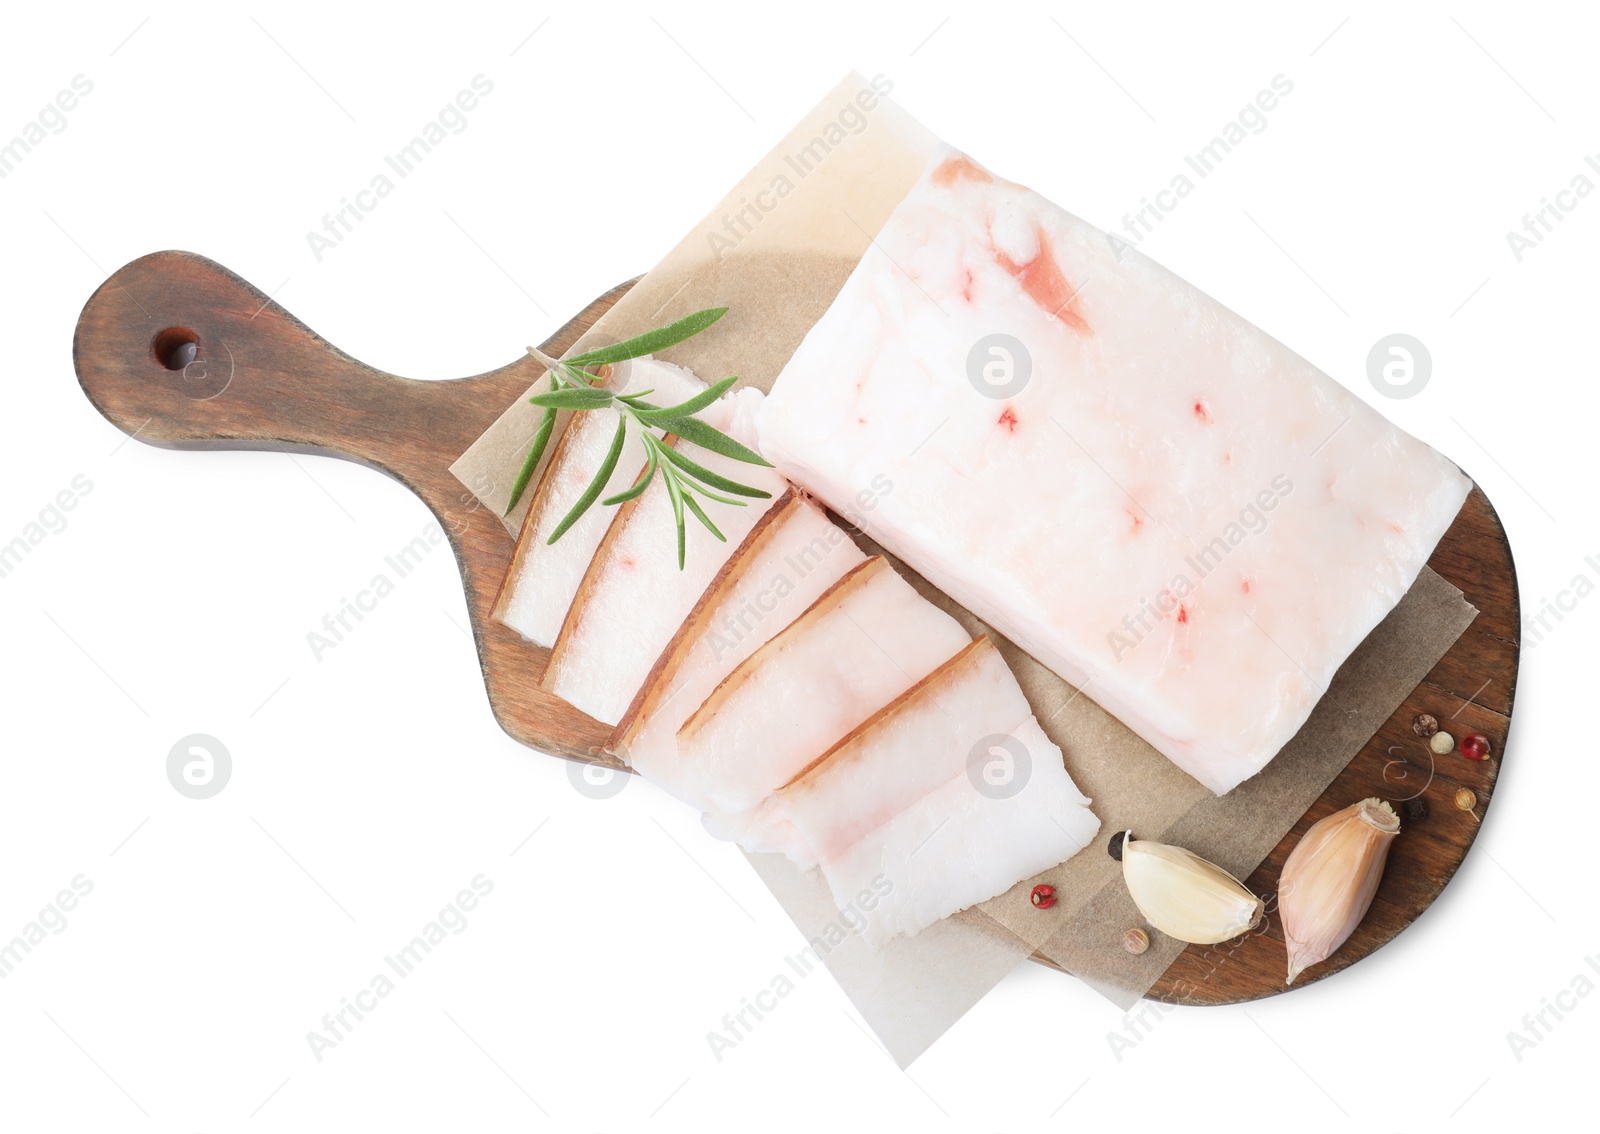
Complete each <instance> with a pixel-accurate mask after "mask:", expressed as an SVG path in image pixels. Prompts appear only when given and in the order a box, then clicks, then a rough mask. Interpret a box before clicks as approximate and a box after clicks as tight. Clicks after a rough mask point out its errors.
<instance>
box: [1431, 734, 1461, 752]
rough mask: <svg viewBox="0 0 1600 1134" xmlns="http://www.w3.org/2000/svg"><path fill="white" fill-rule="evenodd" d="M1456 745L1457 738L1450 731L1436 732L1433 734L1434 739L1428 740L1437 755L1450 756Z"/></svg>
mask: <svg viewBox="0 0 1600 1134" xmlns="http://www.w3.org/2000/svg"><path fill="white" fill-rule="evenodd" d="M1455 746H1456V738H1455V737H1453V736H1451V735H1450V734H1449V733H1448V732H1436V733H1434V734H1433V739H1432V740H1430V741H1428V747H1429V748H1431V749H1432V750H1433V754H1434V755H1435V756H1448V755H1449V754H1450V753H1451V752H1452V751H1454V750H1455Z"/></svg>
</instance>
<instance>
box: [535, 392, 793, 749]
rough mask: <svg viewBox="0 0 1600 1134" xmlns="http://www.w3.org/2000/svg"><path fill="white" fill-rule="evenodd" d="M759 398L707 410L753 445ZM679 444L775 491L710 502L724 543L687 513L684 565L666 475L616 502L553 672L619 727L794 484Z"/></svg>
mask: <svg viewBox="0 0 1600 1134" xmlns="http://www.w3.org/2000/svg"><path fill="white" fill-rule="evenodd" d="M760 403H761V392H760V391H759V390H755V389H744V390H739V391H736V392H735V393H733V394H730V395H728V396H726V397H723V398H721V399H719V400H718V401H716V402H715V403H713V404H712V405H711V406H709V407H707V408H706V409H705V410H703V411H702V412H701V413H700V414H699V415H698V416H699V417H700V419H701V420H702V421H704V422H705V423H706V424H708V425H710V426H712V427H713V428H715V429H719V430H721V431H722V432H723V433H726V434H727V435H728V436H730V437H732V438H733V439H734V440H735V441H738V442H740V443H741V444H744V445H753V443H754V441H755V435H754V417H755V413H756V410H757V407H758V406H759V405H760ZM678 447H679V451H680V452H682V453H683V454H684V455H685V456H687V457H689V458H690V459H692V460H693V461H694V462H695V463H697V464H699V465H701V466H703V467H705V468H707V469H710V470H711V471H712V472H715V473H720V474H722V475H723V476H726V477H728V478H730V479H733V480H737V481H739V482H741V483H743V484H746V485H749V486H750V487H752V488H759V489H762V490H763V491H766V492H768V493H770V494H771V498H770V499H766V500H751V501H750V502H749V503H748V505H746V506H745V507H737V506H734V505H728V504H722V503H718V502H717V501H714V500H708V501H705V502H704V504H703V505H702V506H703V507H704V508H705V511H706V513H707V515H708V516H709V517H710V518H711V521H712V522H713V523H715V524H716V525H717V528H718V530H720V531H721V532H722V533H723V535H724V536H726V537H727V539H726V541H725V542H724V541H719V540H717V539H716V538H715V537H714V536H713V535H712V534H711V533H710V532H708V531H706V530H705V528H704V527H702V526H700V524H699V522H698V521H697V520H696V519H695V518H694V517H693V516H688V515H687V514H686V517H685V522H686V524H687V525H688V530H687V533H686V548H685V558H684V565H683V568H682V569H681V570H680V569H679V566H678V533H677V526H676V524H675V522H674V520H673V513H672V502H671V499H670V498H669V496H668V494H667V488H666V484H665V481H664V478H663V477H662V476H661V475H660V474H659V473H658V474H657V475H656V477H655V479H654V481H652V483H651V484H650V487H649V488H647V489H646V490H645V491H644V493H643V494H642V495H640V496H638V497H636V498H634V499H633V500H630V501H628V502H627V503H625V504H622V505H620V506H619V507H617V508H616V509H615V514H614V516H613V517H612V520H611V524H610V526H609V527H608V528H607V529H606V533H605V537H604V538H603V539H602V540H601V542H600V546H599V548H598V549H597V550H596V551H595V555H594V559H593V560H592V561H591V562H590V563H589V566H588V569H587V570H586V571H585V572H584V576H583V582H582V583H580V584H579V586H578V591H577V595H576V596H575V597H574V598H573V600H572V606H571V609H570V610H568V612H567V616H566V619H565V621H564V622H563V623H562V626H561V632H560V633H559V634H558V635H557V637H556V643H555V647H554V648H553V649H552V650H551V653H550V664H549V667H548V668H547V669H546V670H545V676H544V688H545V689H546V690H547V691H548V692H550V693H553V694H555V695H556V696H557V697H560V698H561V699H562V700H564V701H567V702H568V703H569V704H571V705H573V706H575V707H576V708H578V709H579V710H581V711H583V712H585V713H587V714H589V716H591V717H593V718H594V719H595V720H597V721H600V722H602V723H604V724H610V725H615V724H617V723H618V722H619V721H620V720H621V719H622V715H623V713H624V712H626V711H627V708H628V706H629V705H630V704H631V703H632V702H633V699H634V697H635V696H636V695H637V694H638V692H639V689H640V687H641V686H642V685H643V684H644V682H645V678H646V677H647V676H648V675H649V673H650V670H651V668H652V667H653V666H654V665H655V662H656V659H657V658H658V657H659V656H660V655H661V651H662V650H663V649H664V648H665V647H666V645H667V643H668V642H670V641H671V640H672V636H673V635H674V634H675V633H676V632H677V630H678V627H679V626H680V625H682V623H683V621H684V619H685V618H687V617H688V616H689V612H690V611H691V610H693V609H694V605H695V603H696V602H697V601H699V599H700V596H701V595H702V594H703V593H704V592H705V589H706V587H707V586H708V585H709V584H710V583H711V581H712V580H713V579H715V578H716V576H717V573H718V572H719V571H720V570H721V569H722V565H723V564H724V563H725V562H726V561H727V559H728V557H729V556H730V555H731V554H732V553H733V552H734V550H736V549H737V548H738V546H739V544H740V543H741V542H742V541H743V539H744V537H745V536H746V535H748V534H749V532H750V530H751V529H752V528H754V527H755V525H756V523H757V522H758V521H759V520H760V519H761V517H762V515H763V514H765V512H766V511H767V509H768V508H769V507H770V506H771V505H772V504H773V503H774V501H775V500H776V498H777V497H778V496H780V495H781V494H782V492H783V490H784V488H785V484H784V480H783V478H782V477H781V476H779V475H778V474H777V473H776V472H774V471H773V470H772V469H769V468H763V467H761V466H759V465H750V464H745V463H743V462H740V461H736V460H733V459H732V458H729V457H724V456H721V455H720V454H717V453H713V452H710V451H708V450H705V449H702V448H700V447H699V446H697V445H692V444H690V443H688V442H686V441H680V442H678ZM597 507H598V505H597ZM608 511H609V509H608ZM563 538H565V537H563Z"/></svg>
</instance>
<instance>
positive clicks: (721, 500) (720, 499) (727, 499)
mask: <svg viewBox="0 0 1600 1134" xmlns="http://www.w3.org/2000/svg"><path fill="white" fill-rule="evenodd" d="M683 487H684V488H686V489H692V490H693V491H695V492H698V493H699V494H700V495H701V496H704V497H705V498H706V499H707V500H715V501H716V502H717V503H718V504H731V505H732V506H733V507H735V508H744V507H747V506H748V505H749V503H750V501H748V500H740V499H738V498H737V497H734V496H724V495H722V494H721V493H720V492H712V491H711V489H709V488H707V487H706V486H705V485H703V484H697V483H696V482H695V481H692V480H690V479H688V478H687V477H685V478H684V481H683Z"/></svg>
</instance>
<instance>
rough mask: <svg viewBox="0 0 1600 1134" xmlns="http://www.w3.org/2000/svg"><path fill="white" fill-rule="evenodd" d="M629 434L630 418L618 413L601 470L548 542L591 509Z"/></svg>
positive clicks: (558, 536) (607, 479) (564, 532)
mask: <svg viewBox="0 0 1600 1134" xmlns="http://www.w3.org/2000/svg"><path fill="white" fill-rule="evenodd" d="M627 435H628V419H627V418H625V417H623V416H622V415H621V414H620V413H619V414H618V415H617V431H616V432H615V433H614V434H612V435H611V448H610V449H609V450H607V452H606V459H605V460H604V461H602V462H600V470H599V471H598V472H596V473H595V474H594V480H593V481H591V482H590V483H589V487H588V488H585V489H584V490H583V495H582V496H580V497H578V502H577V503H576V504H574V505H573V506H572V511H570V512H568V513H567V514H566V515H565V516H563V517H562V518H561V522H560V523H559V524H557V525H556V527H555V530H554V531H553V532H551V533H550V538H549V539H548V540H546V541H545V542H546V543H554V542H555V541H556V540H558V539H560V538H561V537H562V536H564V535H566V534H567V529H568V528H570V527H571V526H572V525H573V524H575V523H577V522H578V518H579V517H580V516H582V515H583V514H584V513H585V512H587V511H588V510H589V505H591V504H593V503H594V502H595V499H596V498H597V497H598V496H599V495H600V493H601V492H603V491H604V490H605V487H606V482H607V481H609V480H610V479H611V474H612V472H614V471H615V470H616V467H617V458H618V457H619V456H621V455H622V441H623V439H624V438H625V437H627Z"/></svg>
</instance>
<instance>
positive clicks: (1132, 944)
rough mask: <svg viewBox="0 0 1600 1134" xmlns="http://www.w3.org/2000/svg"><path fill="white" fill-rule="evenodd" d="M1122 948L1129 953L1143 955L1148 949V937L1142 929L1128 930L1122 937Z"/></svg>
mask: <svg viewBox="0 0 1600 1134" xmlns="http://www.w3.org/2000/svg"><path fill="white" fill-rule="evenodd" d="M1122 947H1123V948H1124V949H1126V950H1127V951H1128V952H1130V953H1143V952H1144V951H1145V950H1146V949H1148V948H1150V936H1149V934H1147V933H1145V931H1144V930H1142V929H1130V930H1128V932H1126V933H1124V934H1123V935H1122Z"/></svg>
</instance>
